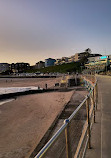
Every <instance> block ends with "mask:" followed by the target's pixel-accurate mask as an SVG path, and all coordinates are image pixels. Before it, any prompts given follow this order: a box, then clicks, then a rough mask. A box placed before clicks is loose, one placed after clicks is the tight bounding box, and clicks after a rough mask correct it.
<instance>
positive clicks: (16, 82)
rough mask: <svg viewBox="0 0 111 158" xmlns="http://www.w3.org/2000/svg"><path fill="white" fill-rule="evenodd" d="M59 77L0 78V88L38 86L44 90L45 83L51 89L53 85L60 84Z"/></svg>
mask: <svg viewBox="0 0 111 158" xmlns="http://www.w3.org/2000/svg"><path fill="white" fill-rule="evenodd" d="M60 80H61V77H58V78H0V87H27V86H39V87H41V88H45V84H46V83H47V86H48V88H51V87H53V86H54V85H55V83H58V82H60Z"/></svg>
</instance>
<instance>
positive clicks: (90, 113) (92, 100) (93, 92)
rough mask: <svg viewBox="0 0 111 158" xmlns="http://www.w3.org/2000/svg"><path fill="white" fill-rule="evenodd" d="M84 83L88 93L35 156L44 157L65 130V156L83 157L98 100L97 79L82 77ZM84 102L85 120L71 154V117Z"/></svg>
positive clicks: (89, 143) (89, 137) (89, 145)
mask: <svg viewBox="0 0 111 158" xmlns="http://www.w3.org/2000/svg"><path fill="white" fill-rule="evenodd" d="M84 80H85V84H86V85H88V88H89V94H88V95H87V96H86V97H85V99H84V100H83V101H82V103H81V104H80V105H79V106H78V107H77V108H76V110H75V111H74V112H73V113H72V114H71V116H70V117H69V118H68V119H66V120H64V123H63V125H62V126H61V127H60V129H59V130H58V131H57V132H56V133H55V134H54V136H53V137H52V138H51V139H50V140H49V141H48V142H47V144H46V145H45V146H44V147H43V148H42V149H41V150H40V152H39V153H38V154H37V155H36V156H35V158H42V157H45V154H47V151H48V150H49V149H50V148H51V146H52V145H53V144H54V142H56V141H57V139H58V138H59V137H60V136H61V134H62V133H63V132H65V142H66V145H65V148H66V157H67V158H72V157H74V158H79V157H82V158H83V157H84V155H85V152H86V149H87V146H88V148H89V149H90V148H91V127H92V124H93V122H94V123H95V110H96V109H97V101H98V93H97V81H95V83H94V82H93V83H92V82H90V79H87V78H86V77H84ZM84 104H86V112H87V121H86V122H85V124H84V127H83V130H82V134H81V137H80V140H79V143H78V145H77V149H76V152H75V154H74V155H73V156H72V153H71V148H72V146H71V140H70V133H69V126H70V122H71V121H72V119H73V118H74V117H75V115H76V114H77V113H78V111H79V110H80V109H81V107H83V105H84Z"/></svg>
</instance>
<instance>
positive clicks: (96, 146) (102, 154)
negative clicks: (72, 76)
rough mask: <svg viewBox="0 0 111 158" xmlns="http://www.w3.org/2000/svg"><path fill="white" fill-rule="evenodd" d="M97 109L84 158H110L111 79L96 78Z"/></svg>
mask: <svg viewBox="0 0 111 158" xmlns="http://www.w3.org/2000/svg"><path fill="white" fill-rule="evenodd" d="M97 79H98V97H99V98H98V109H97V111H96V123H95V124H94V125H93V127H92V133H91V149H87V152H86V158H111V77H110V76H97Z"/></svg>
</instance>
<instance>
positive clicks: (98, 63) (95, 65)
mask: <svg viewBox="0 0 111 158" xmlns="http://www.w3.org/2000/svg"><path fill="white" fill-rule="evenodd" d="M110 65H111V60H110V56H97V57H90V58H88V62H87V63H86V64H85V67H86V68H87V69H89V70H91V71H95V72H100V71H104V70H105V69H110Z"/></svg>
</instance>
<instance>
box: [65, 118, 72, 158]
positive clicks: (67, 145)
mask: <svg viewBox="0 0 111 158" xmlns="http://www.w3.org/2000/svg"><path fill="white" fill-rule="evenodd" d="M64 123H68V125H67V127H66V128H65V139H66V157H67V158H71V157H72V156H71V141H70V136H69V120H68V119H66V120H64Z"/></svg>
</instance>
